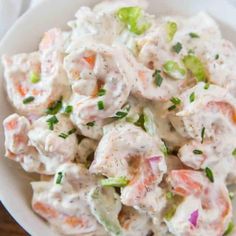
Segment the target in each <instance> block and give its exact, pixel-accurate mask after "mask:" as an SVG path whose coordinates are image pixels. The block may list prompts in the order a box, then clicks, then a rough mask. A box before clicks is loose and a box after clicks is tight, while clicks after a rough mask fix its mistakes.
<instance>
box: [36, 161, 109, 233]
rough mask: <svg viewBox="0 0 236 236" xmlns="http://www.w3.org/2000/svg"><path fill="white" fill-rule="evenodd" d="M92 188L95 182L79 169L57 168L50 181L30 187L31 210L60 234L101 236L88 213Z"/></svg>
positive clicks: (98, 226) (69, 165)
mask: <svg viewBox="0 0 236 236" xmlns="http://www.w3.org/2000/svg"><path fill="white" fill-rule="evenodd" d="M94 185H96V178H95V177H93V176H91V175H90V174H89V172H88V170H87V169H86V168H84V167H83V166H82V165H77V164H72V163H71V164H64V165H61V166H60V168H59V169H58V170H57V175H56V176H55V179H54V181H53V180H52V181H50V182H33V183H32V187H33V192H34V195H33V200H32V207H33V210H34V211H35V212H36V213H37V214H39V215H40V216H41V217H43V218H44V219H45V220H47V221H48V222H50V223H51V224H52V226H53V227H54V228H56V229H58V230H59V232H61V233H63V234H66V235H81V234H89V235H90V234H92V235H94V234H95V233H96V235H100V236H103V235H104V236H105V235H107V234H106V232H105V231H104V229H103V228H102V226H101V225H100V224H98V222H97V221H96V219H95V217H94V216H93V215H92V214H91V212H90V210H89V205H88V192H89V191H90V190H91V189H92V188H93V187H94Z"/></svg>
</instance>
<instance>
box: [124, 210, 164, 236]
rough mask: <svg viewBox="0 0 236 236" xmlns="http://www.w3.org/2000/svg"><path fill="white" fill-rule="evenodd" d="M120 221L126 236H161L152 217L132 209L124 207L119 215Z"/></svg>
mask: <svg viewBox="0 0 236 236" xmlns="http://www.w3.org/2000/svg"><path fill="white" fill-rule="evenodd" d="M119 221H120V224H121V226H122V228H123V229H124V235H125V236H136V235H145V236H148V235H153V236H157V235H159V232H160V231H159V230H160V228H159V229H158V231H157V228H156V227H155V226H154V225H153V223H152V220H151V219H150V217H149V216H148V215H146V214H144V213H140V212H138V211H137V210H135V209H134V208H132V207H127V206H123V207H122V209H121V211H120V213H119Z"/></svg>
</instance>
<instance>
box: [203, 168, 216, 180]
mask: <svg viewBox="0 0 236 236" xmlns="http://www.w3.org/2000/svg"><path fill="white" fill-rule="evenodd" d="M205 174H206V177H207V178H208V179H209V180H210V181H211V182H212V183H213V182H214V175H213V172H212V170H211V169H210V168H209V167H206V168H205Z"/></svg>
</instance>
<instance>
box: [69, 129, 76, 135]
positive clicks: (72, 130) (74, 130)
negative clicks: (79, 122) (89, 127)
mask: <svg viewBox="0 0 236 236" xmlns="http://www.w3.org/2000/svg"><path fill="white" fill-rule="evenodd" d="M75 132H76V128H73V129H71V130H69V131H68V135H71V134H74V133H75Z"/></svg>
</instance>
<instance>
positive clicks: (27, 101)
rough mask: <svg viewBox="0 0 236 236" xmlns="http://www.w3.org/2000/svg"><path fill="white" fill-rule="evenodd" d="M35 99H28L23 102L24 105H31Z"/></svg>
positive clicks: (31, 97)
mask: <svg viewBox="0 0 236 236" xmlns="http://www.w3.org/2000/svg"><path fill="white" fill-rule="evenodd" d="M34 99H35V98H34V97H33V96H30V97H27V98H25V99H24V100H23V104H29V103H31V102H33V101H34Z"/></svg>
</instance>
